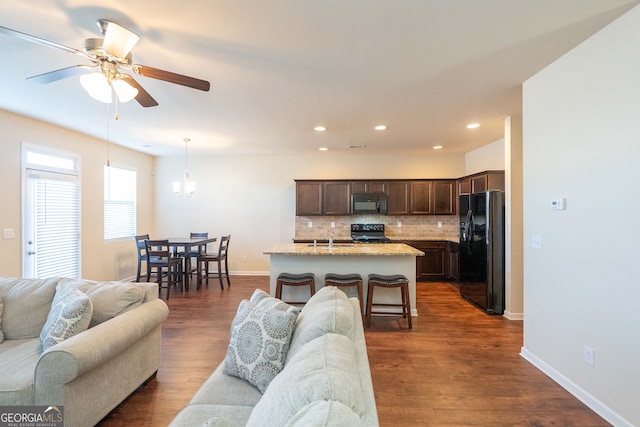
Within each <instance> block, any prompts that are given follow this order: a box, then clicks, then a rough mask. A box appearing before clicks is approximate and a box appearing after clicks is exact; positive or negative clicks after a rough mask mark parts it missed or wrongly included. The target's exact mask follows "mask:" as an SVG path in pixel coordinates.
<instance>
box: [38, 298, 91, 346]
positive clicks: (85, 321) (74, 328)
mask: <svg viewBox="0 0 640 427" xmlns="http://www.w3.org/2000/svg"><path fill="white" fill-rule="evenodd" d="M92 312H93V307H92V305H91V300H90V299H89V297H88V296H86V295H85V294H83V293H82V292H80V291H79V290H77V289H69V290H67V291H65V292H64V293H62V294H58V295H56V298H54V300H53V304H52V305H51V310H50V311H49V316H48V317H47V322H46V323H45V324H44V326H43V327H42V331H40V342H41V343H42V350H43V351H45V350H47V349H48V348H49V347H51V346H54V345H56V344H58V343H59V342H62V341H64V340H66V339H67V338H70V337H72V336H74V335H77V334H79V333H80V332H82V331H85V330H87V328H88V327H89V322H90V321H91V313H92Z"/></svg>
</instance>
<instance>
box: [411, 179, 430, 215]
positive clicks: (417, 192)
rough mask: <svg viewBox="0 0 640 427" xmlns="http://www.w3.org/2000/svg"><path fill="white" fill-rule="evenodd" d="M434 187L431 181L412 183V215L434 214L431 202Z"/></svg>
mask: <svg viewBox="0 0 640 427" xmlns="http://www.w3.org/2000/svg"><path fill="white" fill-rule="evenodd" d="M432 187H433V183H432V182H431V181H412V182H411V211H410V213H411V215H431V214H433V213H434V209H433V204H432V201H431V199H432V197H431V193H432V191H433V190H432Z"/></svg>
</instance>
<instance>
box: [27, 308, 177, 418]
mask: <svg viewBox="0 0 640 427" xmlns="http://www.w3.org/2000/svg"><path fill="white" fill-rule="evenodd" d="M168 314H169V309H168V307H167V305H166V304H165V302H164V301H162V300H160V299H157V300H154V301H149V302H147V303H144V304H142V305H141V306H139V307H136V308H135V309H133V310H130V311H127V312H125V313H122V314H120V315H119V316H116V317H114V318H113V319H110V320H107V321H106V322H103V323H100V324H99V325H96V326H94V327H92V328H89V329H87V330H86V331H84V332H82V333H80V334H78V335H75V336H73V337H71V338H69V339H67V340H65V341H62V342H61V343H58V344H56V345H54V346H52V347H51V348H49V349H48V350H47V351H45V352H44V353H43V354H42V355H41V356H40V359H39V360H38V364H37V365H36V370H35V378H34V394H35V401H36V402H41V401H48V402H50V403H49V404H52V405H54V404H55V405H62V404H64V401H63V400H64V395H63V386H64V384H66V383H69V382H71V381H73V380H74V379H75V378H78V377H80V376H82V375H83V374H85V373H86V372H89V371H90V370H91V369H93V368H95V367H96V366H99V365H101V364H102V363H105V362H106V361H108V360H110V359H111V358H113V357H115V356H116V355H118V354H119V353H120V352H122V351H123V350H125V349H126V348H128V347H130V346H132V345H134V344H135V343H136V342H137V341H139V340H140V339H141V338H143V337H144V336H145V335H147V334H149V333H150V332H151V331H153V330H154V329H155V328H157V327H158V326H159V325H160V324H161V323H162V322H163V321H164V320H165V319H166V318H167V315H168Z"/></svg>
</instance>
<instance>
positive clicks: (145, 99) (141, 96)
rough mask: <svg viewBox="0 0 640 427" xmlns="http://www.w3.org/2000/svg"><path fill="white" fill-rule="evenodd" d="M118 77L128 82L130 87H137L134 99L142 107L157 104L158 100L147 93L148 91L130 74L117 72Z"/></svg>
mask: <svg viewBox="0 0 640 427" xmlns="http://www.w3.org/2000/svg"><path fill="white" fill-rule="evenodd" d="M118 78H119V79H121V80H124V81H125V82H127V83H129V84H130V85H131V86H132V87H134V88H136V89H138V94H137V95H136V101H138V104H140V105H142V106H143V107H155V106H156V105H158V102H157V101H156V100H155V99H153V98H152V97H151V95H149V92H147V91H146V90H144V89H143V87H142V86H140V84H139V83H138V82H137V81H136V80H135V79H134V78H133V77H131V76H130V75H128V74H119V75H118Z"/></svg>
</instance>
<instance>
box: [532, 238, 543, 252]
mask: <svg viewBox="0 0 640 427" xmlns="http://www.w3.org/2000/svg"><path fill="white" fill-rule="evenodd" d="M531 247H532V248H536V249H540V248H542V237H541V236H540V235H539V234H532V235H531Z"/></svg>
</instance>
